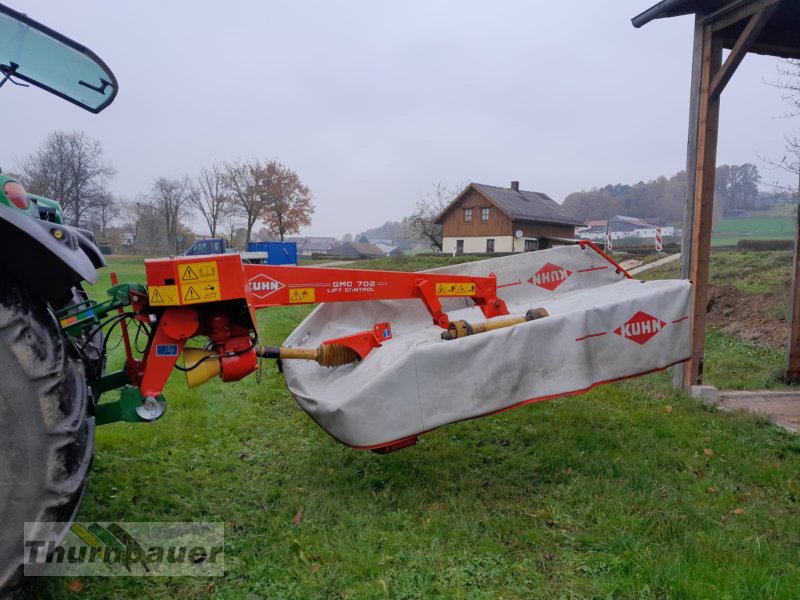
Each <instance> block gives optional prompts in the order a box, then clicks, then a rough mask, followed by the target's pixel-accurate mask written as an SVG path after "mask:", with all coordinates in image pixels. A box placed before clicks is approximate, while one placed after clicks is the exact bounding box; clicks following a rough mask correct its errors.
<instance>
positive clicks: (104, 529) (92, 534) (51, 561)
mask: <svg viewBox="0 0 800 600" xmlns="http://www.w3.org/2000/svg"><path fill="white" fill-rule="evenodd" d="M129 526H130V524H129ZM72 535H74V536H75V538H73V537H72ZM173 535H174V534H173ZM202 542H203V540H201V539H200V538H198V537H196V534H195V537H193V533H192V532H187V533H186V534H185V535H182V536H181V535H175V539H170V540H157V539H150V538H148V537H147V536H144V538H143V537H142V535H141V533H140V532H139V531H137V530H136V529H135V528H134V529H133V532H131V530H129V529H125V528H123V527H122V526H121V525H119V524H118V523H109V524H106V525H105V526H103V525H101V524H100V523H89V524H82V523H73V524H72V525H71V526H70V528H69V533H68V534H67V536H66V537H65V539H64V540H63V541H62V542H61V544H59V545H57V544H56V540H54V539H47V540H36V539H26V540H25V553H26V555H25V567H26V569H28V567H31V566H45V565H46V566H49V567H51V568H56V569H57V570H55V571H47V572H41V573H39V574H44V575H62V574H63V575H71V574H96V575H148V574H149V575H153V574H177V575H181V574H192V573H191V572H181V571H180V569H181V568H184V569H185V568H187V567H188V569H192V568H194V569H195V570H198V569H202V568H203V565H202V564H203V563H206V564H209V563H216V564H219V565H222V564H223V561H222V558H223V556H224V555H223V552H224V550H223V546H222V545H221V544H220V545H209V544H208V543H202ZM59 567H61V568H62V570H58V568H59ZM209 567H210V568H214V567H213V566H211V565H210V564H209ZM165 568H166V569H171V570H172V572H171V573H165ZM97 569H100V571H99V572H98V571H97ZM62 571H63V572H62Z"/></svg>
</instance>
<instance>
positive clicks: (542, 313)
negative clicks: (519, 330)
mask: <svg viewBox="0 0 800 600" xmlns="http://www.w3.org/2000/svg"><path fill="white" fill-rule="evenodd" d="M546 316H547V311H546V310H545V309H544V308H531V309H530V310H529V311H528V312H526V313H525V316H524V317H511V318H509V319H498V320H496V321H486V322H485V323H467V322H466V321H451V322H450V326H449V327H448V328H447V331H443V332H442V339H443V340H455V339H458V338H462V337H467V336H468V335H475V334H477V333H486V332H487V331H494V330H495V329H503V328H504V327H512V326H514V325H519V324H520V323H527V322H528V321H535V320H536V319H542V318H544V317H546Z"/></svg>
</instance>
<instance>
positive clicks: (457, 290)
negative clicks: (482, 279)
mask: <svg viewBox="0 0 800 600" xmlns="http://www.w3.org/2000/svg"><path fill="white" fill-rule="evenodd" d="M436 295H437V296H474V295H475V284H474V283H437V284H436Z"/></svg>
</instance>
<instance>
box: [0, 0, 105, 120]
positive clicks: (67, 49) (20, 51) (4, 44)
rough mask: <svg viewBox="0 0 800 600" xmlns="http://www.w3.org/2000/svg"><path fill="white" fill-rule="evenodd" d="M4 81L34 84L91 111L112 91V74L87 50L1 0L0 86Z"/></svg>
mask: <svg viewBox="0 0 800 600" xmlns="http://www.w3.org/2000/svg"><path fill="white" fill-rule="evenodd" d="M9 82H10V83H12V84H16V85H21V86H27V84H32V85H35V86H37V87H40V88H42V89H43V90H47V91H48V92H50V93H52V94H55V95H56V96H59V97H60V98H63V99H64V100H67V101H69V102H72V103H73V104H77V105H78V106H80V107H81V108H85V109H86V110H88V111H90V112H93V113H98V112H100V111H101V110H103V109H104V108H105V107H106V106H108V105H109V104H111V102H112V101H113V100H114V97H115V96H116V95H117V80H116V78H115V77H114V74H113V73H112V72H111V69H109V68H108V67H107V66H106V65H105V63H104V62H103V61H102V60H100V58H99V57H98V56H97V55H95V54H94V53H93V52H92V51H91V50H89V49H88V48H86V47H85V46H81V45H80V44H78V43H77V42H73V41H72V40H71V39H69V38H67V37H65V36H63V35H61V34H60V33H58V32H57V31H53V30H52V29H50V28H49V27H46V26H44V25H42V24H41V23H37V22H36V21H34V20H33V19H29V18H28V17H27V16H26V15H23V14H22V13H18V12H16V11H14V10H12V9H10V8H8V7H7V6H3V5H2V4H0V86H3V85H7V84H8V83H9ZM23 82H24V83H23ZM7 86H8V85H7ZM8 87H11V86H8Z"/></svg>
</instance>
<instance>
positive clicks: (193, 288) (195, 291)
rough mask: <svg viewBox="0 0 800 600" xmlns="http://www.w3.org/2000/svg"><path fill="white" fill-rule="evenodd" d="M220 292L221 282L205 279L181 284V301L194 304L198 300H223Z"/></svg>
mask: <svg viewBox="0 0 800 600" xmlns="http://www.w3.org/2000/svg"><path fill="white" fill-rule="evenodd" d="M221 299H222V296H220V293H219V283H218V282H216V281H205V282H203V283H192V284H185V283H184V284H183V285H181V303H182V304H194V303H196V302H213V301H214V300H221Z"/></svg>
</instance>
